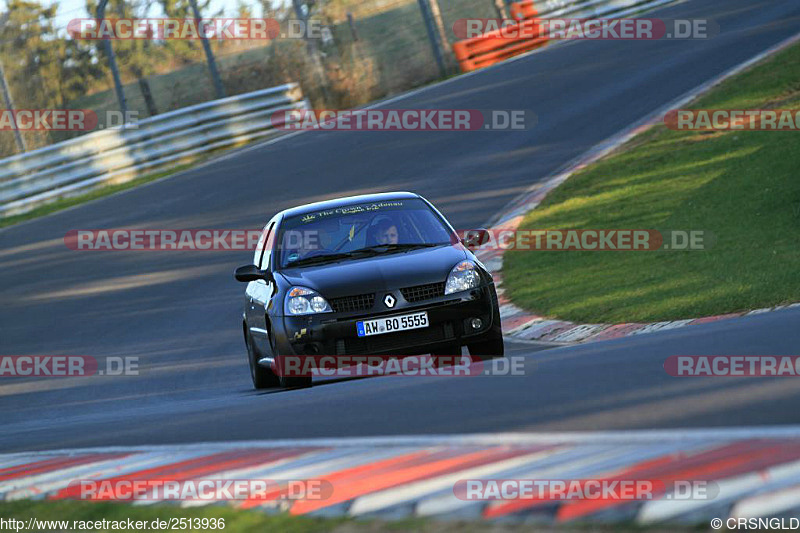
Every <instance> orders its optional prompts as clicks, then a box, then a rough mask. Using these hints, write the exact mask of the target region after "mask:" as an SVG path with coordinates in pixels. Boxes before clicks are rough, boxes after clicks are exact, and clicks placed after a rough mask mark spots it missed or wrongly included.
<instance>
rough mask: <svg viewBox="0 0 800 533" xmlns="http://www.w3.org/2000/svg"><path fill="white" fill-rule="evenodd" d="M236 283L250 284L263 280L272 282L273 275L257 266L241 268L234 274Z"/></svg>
mask: <svg viewBox="0 0 800 533" xmlns="http://www.w3.org/2000/svg"><path fill="white" fill-rule="evenodd" d="M233 277H235V278H236V281H242V282H245V283H246V282H249V281H256V280H259V279H263V280H266V281H271V280H272V274H271V273H270V272H269V271H267V270H261V269H260V268H258V267H257V266H256V265H245V266H240V267H239V268H237V269H236V271H235V272H234V273H233Z"/></svg>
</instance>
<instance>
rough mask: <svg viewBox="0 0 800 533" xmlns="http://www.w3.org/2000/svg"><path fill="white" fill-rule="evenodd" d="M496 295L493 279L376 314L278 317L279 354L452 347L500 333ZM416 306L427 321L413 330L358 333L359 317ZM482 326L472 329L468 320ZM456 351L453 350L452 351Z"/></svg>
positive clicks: (394, 351)
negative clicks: (426, 315) (423, 326)
mask: <svg viewBox="0 0 800 533" xmlns="http://www.w3.org/2000/svg"><path fill="white" fill-rule="evenodd" d="M496 309H497V295H496V292H495V288H494V285H493V284H486V285H484V286H482V287H479V288H477V289H473V290H470V291H464V292H461V293H456V294H450V295H446V296H441V297H437V298H433V299H431V300H427V301H425V302H421V303H418V304H409V303H407V302H402V303H401V304H400V305H398V306H397V307H395V308H393V309H390V310H387V311H383V312H380V313H374V312H372V313H361V314H354V313H326V314H323V315H309V316H296V317H295V316H284V317H276V321H280V324H274V325H275V326H281V327H275V328H274V330H273V331H274V332H275V341H276V352H277V354H279V355H281V356H283V355H419V354H425V353H431V352H440V351H441V350H446V349H447V348H450V347H453V346H456V345H458V346H461V345H464V344H469V343H472V342H480V341H481V340H484V339H488V338H493V337H496V336H497V335H499V332H500V324H499V314H498V313H497V311H496ZM419 311H426V312H427V313H428V322H429V325H428V326H427V327H425V328H419V329H412V330H407V331H398V332H393V333H385V334H381V335H371V336H368V337H359V336H358V334H357V332H356V323H357V322H358V321H360V320H369V319H374V318H381V317H388V316H399V315H405V314H409V313H415V312H419ZM474 318H479V319H480V320H481V323H482V326H481V327H480V328H479V329H474V328H473V327H472V325H471V322H472V319H474ZM453 355H455V354H453Z"/></svg>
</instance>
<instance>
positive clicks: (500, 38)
mask: <svg viewBox="0 0 800 533" xmlns="http://www.w3.org/2000/svg"><path fill="white" fill-rule="evenodd" d="M674 1H676V0H547V1H545V2H535V1H534V0H524V1H522V2H515V3H513V4H511V17H512V18H513V19H514V20H517V21H523V20H528V19H534V18H556V17H565V16H570V17H572V18H594V17H606V18H622V17H627V16H629V15H633V14H635V13H638V12H640V11H644V10H646V9H651V8H654V7H658V6H661V5H664V4H669V3H672V2H674ZM514 26H515V24H510V25H509V28H508V29H506V30H503V29H499V30H495V31H491V32H487V33H486V34H484V35H481V36H478V37H473V38H471V39H464V40H462V41H458V42H457V43H455V44H453V52H454V53H455V55H456V59H457V60H458V64H459V66H460V67H461V70H462V72H470V71H473V70H477V69H479V68H483V67H488V66H489V65H494V64H495V63H499V62H501V61H504V60H506V59H508V58H510V57H513V56H516V55H519V54H522V53H524V52H528V51H530V50H533V49H535V48H539V47H541V46H544V45H545V44H547V43H548V42H549V41H550V39H549V38H548V36H547V35H539V34H538V29H537V32H532V29H534V28H536V27H535V26H534V27H531V26H525V28H524V30H522V29H521V28H520V30H521V31H520V32H519V33H520V34H521V35H520V36H518V37H509V36H508V35H509V33H512V34H513V30H514ZM509 30H511V31H509Z"/></svg>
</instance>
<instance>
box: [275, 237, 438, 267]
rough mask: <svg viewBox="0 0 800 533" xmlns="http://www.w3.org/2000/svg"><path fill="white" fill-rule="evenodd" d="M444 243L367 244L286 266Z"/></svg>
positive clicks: (299, 260)
mask: <svg viewBox="0 0 800 533" xmlns="http://www.w3.org/2000/svg"><path fill="white" fill-rule="evenodd" d="M443 245H444V244H442V243H439V244H431V243H415V244H376V245H375V246H367V247H366V248H358V249H357V250H352V251H350V252H340V253H334V254H324V255H315V256H314V257H308V258H306V259H298V260H297V261H294V262H292V263H289V264H288V265H286V266H285V267H284V268H295V267H298V266H308V265H314V264H320V263H328V262H331V261H341V260H342V259H352V258H354V257H369V256H371V255H379V254H384V253H389V252H394V251H401V250H402V251H405V250H414V249H417V248H433V247H436V246H443Z"/></svg>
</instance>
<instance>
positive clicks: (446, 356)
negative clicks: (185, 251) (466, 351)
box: [431, 344, 461, 368]
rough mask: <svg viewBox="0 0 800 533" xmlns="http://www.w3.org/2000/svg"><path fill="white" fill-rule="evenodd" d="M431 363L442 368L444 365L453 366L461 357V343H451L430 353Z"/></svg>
mask: <svg viewBox="0 0 800 533" xmlns="http://www.w3.org/2000/svg"><path fill="white" fill-rule="evenodd" d="M431 358H433V364H434V366H435V367H436V368H443V367H446V366H453V365H454V364H456V363H457V362H458V361H459V360H460V358H461V345H460V344H451V345H450V346H447V347H445V348H442V349H440V350H436V351H435V352H433V353H431Z"/></svg>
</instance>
